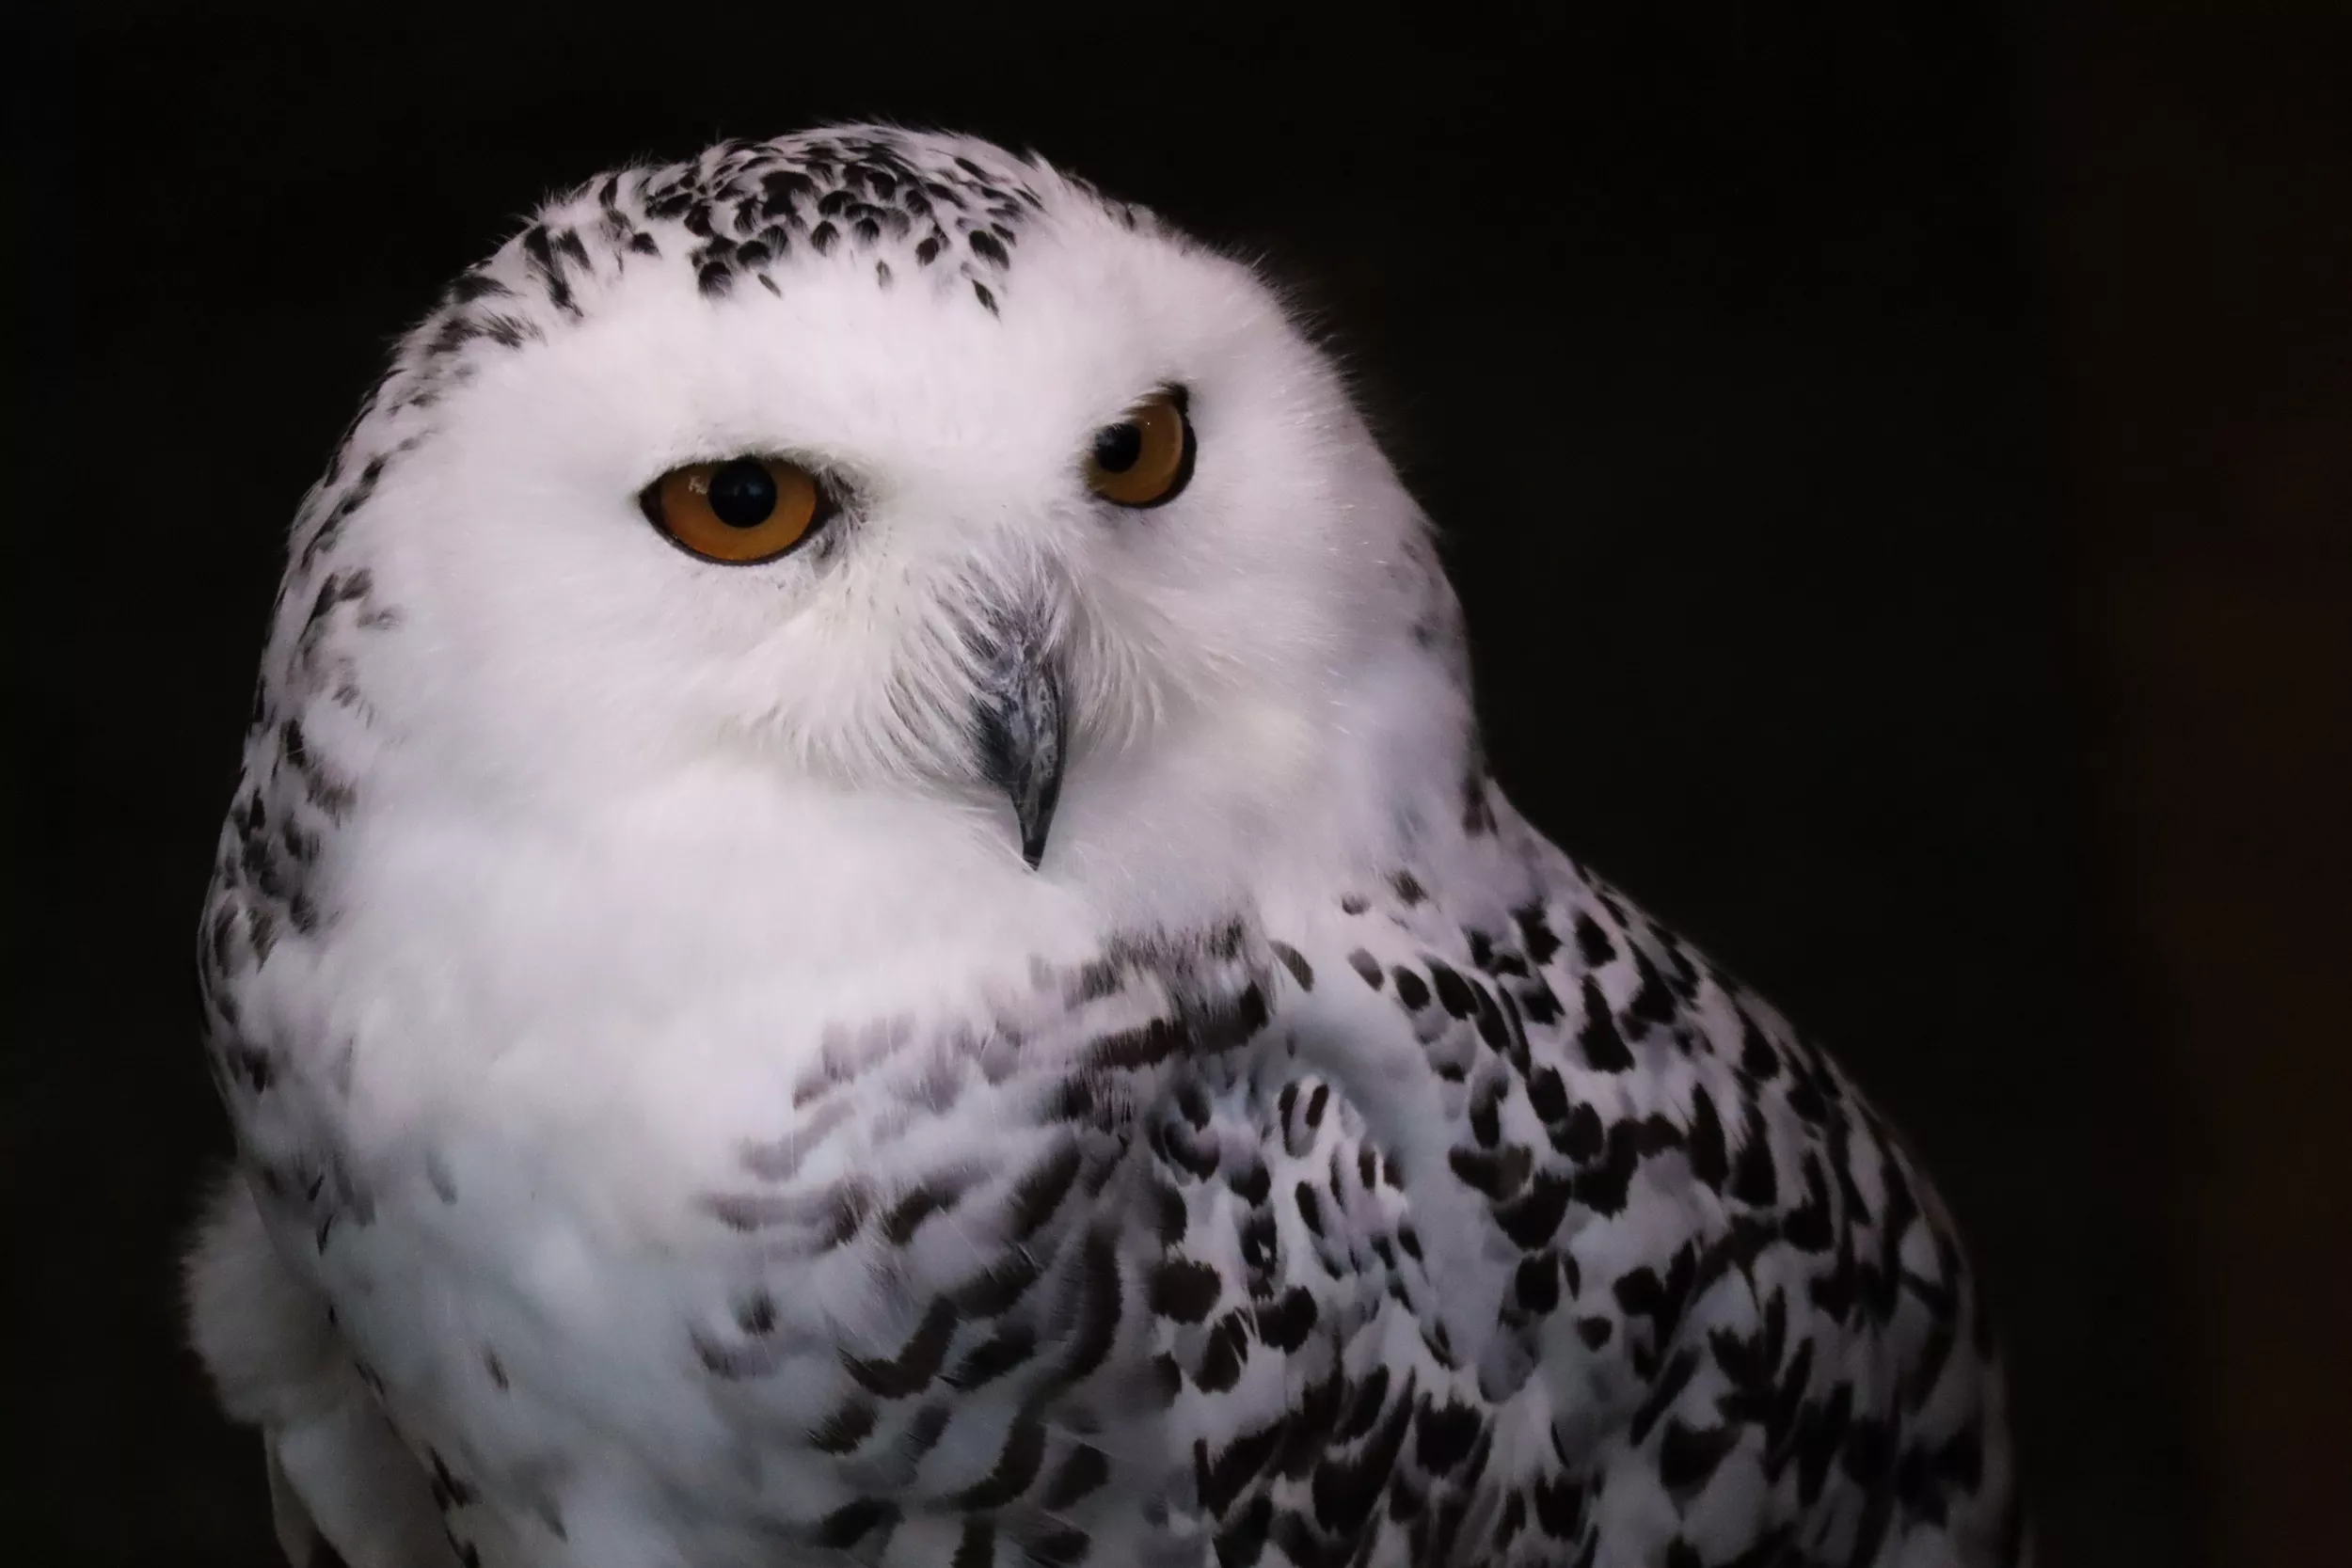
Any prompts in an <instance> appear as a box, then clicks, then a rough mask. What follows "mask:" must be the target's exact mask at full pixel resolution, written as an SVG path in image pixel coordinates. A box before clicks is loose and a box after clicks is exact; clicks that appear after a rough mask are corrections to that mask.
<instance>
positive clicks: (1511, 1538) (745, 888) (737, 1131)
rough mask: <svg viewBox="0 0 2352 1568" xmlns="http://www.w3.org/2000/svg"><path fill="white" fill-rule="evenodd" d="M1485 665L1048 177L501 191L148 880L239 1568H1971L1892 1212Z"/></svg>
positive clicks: (1116, 224)
mask: <svg viewBox="0 0 2352 1568" xmlns="http://www.w3.org/2000/svg"><path fill="white" fill-rule="evenodd" d="M1464 646H1465V645H1464V640H1463V634H1462V630H1461V626H1460V625H1459V621H1458V616H1457V611H1456V607H1455V600H1454V594H1453V593H1452V591H1451V590H1450V589H1449V587H1448V585H1447V583H1446V581H1445V579H1444V577H1443V575H1442V573H1441V571H1440V569H1439V566H1438V560H1437V556H1436V553H1435V551H1434V549H1433V547H1432V545H1431V542H1430V532H1429V524H1428V522H1427V520H1426V519H1425V518H1424V517H1423V515H1422V513H1421V512H1420V510H1419V509H1418V507H1417V506H1416V505H1415V503H1414V501H1413V499H1411V497H1410V496H1409V495H1408V494H1407V493H1406V490H1405V489H1404V487H1403V486H1402V485H1401V483H1399V481H1398V479H1397V477H1396V476H1395V474H1394V472H1393V471H1392V470H1391V467H1390V466H1389V464H1388V463H1387V462H1386V461H1384V459H1383V458H1382V456H1381V455H1380V452H1379V451H1378V450H1377V449H1376V448H1375V444H1374V442H1373V440H1372V438H1371V436H1370V435H1369V434H1368V433H1367V429H1366V427H1365V425H1364V423H1363V422H1362V421H1361V420H1360V419H1359V416H1358V414H1357V413H1356V412H1355V411H1354V409H1353V408H1352V406H1351V404H1350V402H1349V398H1348V395H1347V392H1346V389H1345V387H1344V385H1343V380H1342V378H1341V376H1340V375H1339V373H1338V372H1335V370H1334V368H1333V366H1332V364H1331V363H1330V362H1329V360H1328V359H1327V357H1326V356H1324V354H1322V353H1321V352H1320V351H1319V350H1318V349H1317V347H1316V346H1315V345H1314V343H1313V342H1312V341H1311V339H1310V338H1309V336H1308V335H1307V334H1305V333H1304V332H1302V331H1301V330H1300V328H1299V327H1298V325H1296V324H1295V321H1294V319H1293V318H1292V317H1291V316H1290V315H1289V314H1287V313H1286V311H1285V309H1284V307H1283V305H1282V303H1281V301H1280V299H1279V297H1278V295H1277V294H1276V293H1274V292H1273V291H1272V290H1271V289H1270V288H1269V287H1268V286H1267V285H1266V284H1265V283H1263V281H1261V279H1260V278H1259V277H1256V276H1255V275H1253V273H1252V271H1251V270H1250V269H1249V267H1248V266H1247V265H1246V264H1244V263H1242V262H1240V261H1235V260H1233V259H1232V258H1230V257H1228V256H1226V255H1223V254H1220V253H1218V252H1216V251H1214V250H1212V249H1210V248H1208V247H1205V246H1203V245H1200V244H1198V243H1195V242H1193V241H1191V240H1188V239H1187V238H1185V237H1184V235H1182V234H1180V233H1178V232H1175V231H1174V230H1172V229H1171V228H1170V227H1168V225H1166V224H1165V223H1163V222H1161V221H1160V220H1158V219H1157V218H1155V217H1154V216H1153V215H1152V214H1150V213H1148V212H1147V211H1145V210H1143V209H1140V208H1137V207H1134V206H1130V205H1127V204H1124V203H1122V202H1120V201H1118V200H1114V199H1111V198H1108V197H1106V196H1105V195H1104V194H1102V193H1101V192H1099V191H1098V190H1096V189H1095V188H1094V187H1092V186H1090V185H1089V184H1088V183H1086V182H1082V181H1080V180H1078V179H1076V178H1074V177H1073V176H1071V175H1067V174H1063V173H1060V172H1057V170H1055V169H1054V168H1052V167H1050V166H1048V165H1046V164H1045V163H1044V162H1042V161H1041V160H1040V159H1038V158H1036V157H1034V156H1028V155H1016V154H1013V153H1010V152H1008V151H1006V150H1002V149H999V148H996V147H993V146H991V145H989V144H987V143H985V142H980V141H975V140H971V139H968V138H963V137H958V136H950V135H930V134H913V133H909V132H905V131H900V130H896V129H889V128H883V127H875V126H850V127H843V128H835V129H831V130H825V131H819V132H813V133H808V134H803V135H792V136H787V137H784V138H782V139H779V140H775V141H769V142H740V141H736V142H727V143H723V144H721V145H719V146H716V147H713V148H711V149H709V150H707V151H705V152H703V153H702V154H700V155H699V156H698V157H696V158H694V159H693V160H692V161H691V162H687V163H681V164H675V165H670V166H644V167H631V168H627V169H623V170H621V171H618V172H615V173H612V174H610V175H607V176H604V177H602V178H599V179H597V180H595V181H592V182H589V183H587V184H585V185H582V186H581V187H580V188H579V189H578V190H576V191H574V192H573V193H571V194H569V195H567V196H564V197H562V198H559V199H556V200H553V201H551V202H549V203H548V204H547V205H546V206H544V207H543V208H541V209H540V210H539V211H538V212H537V214H536V215H535V216H534V217H532V219H531V221H530V222H529V224H528V226H527V227H526V228H524V229H523V230H521V232H520V233H518V234H517V235H516V236H515V237H514V238H513V239H512V240H511V241H510V242H508V243H507V244H506V245H504V246H503V247H502V248H501V249H500V250H499V251H498V252H497V253H496V254H495V255H493V256H491V257H490V258H489V260H487V261H484V262H482V263H481V264H479V265H477V266H475V267H473V268H472V269H471V270H469V271H468V272H466V273H464V274H463V275H462V276H461V277H458V278H457V280H456V281H455V283H454V284H453V285H452V286H451V287H450V288H449V290H448V291H447V292H446V293H445V294H443V296H442V297H441V298H440V300H439V302H438V304H437V307H436V308H435V309H433V310H432V312H431V313H430V314H429V315H428V316H427V317H426V318H425V320H424V321H423V322H422V324H421V325H419V326H418V327H417V328H416V329H415V330H414V331H412V332H411V333H409V334H408V336H407V337H406V338H405V340H404V341H402V343H401V344H400V346H399V348H398V349H397V351H396V353H395V355H394V356H393V362H392V364H391V367H390V369H389V372H387V373H386V375H385V376H384V378H383V379H382V381H381V383H380V384H379V385H378V386H377V388H375V390H374V392H373V394H372V395H371V396H370V397H369V399H368V400H367V402H366V404H365V405H364V406H363V407H362V409H361V411H360V413H359V415H358V419H357V420H356V421H355V422H354V423H353V424H352V426H351V428H350V430H349V432H348V434H347V435H346V436H345V438H344V440H343V442H342V449H341V451H339V452H338V453H337V454H336V455H335V457H334V458H333V460H332V461H331V462H330V463H329V464H328V466H327V468H326V473H325V475H324V477H323V478H322V479H321V480H320V481H319V483H317V485H316V486H315V487H314V488H313V489H312V491H311V492H310V495H309V497H308V498H307V499H306V500H305V502H304V504H303V506H302V508H301V510H300V512H299V514H298V515H297V517H296V519H295V522H294V529H293V531H292V536H291V540H290V544H289V548H288V561H287V564H286V568H285V574H284V578H283V586H282V588H281V590H280V592H279V594H278V602H277V608H276V610H275V612H274V617H273V622H272V626H271V631H270V636H269V639H268V643H267V647H266V650H265V652H264V655H263V659H262V673H261V680H260V685H259V689H258V691H257V693H256V696H255V699H254V707H253V716H252V724H251V729H250V733H249V736H248V738H247V740H246V749H245V754H244V775H243V779H242V782H241V784H239V786H238V788H237V790H236V793H235V796H234V798H233V801H232V804H231V806H230V812H229V816H228V821H227V824H226V827H225V829H224V831H223V833H222V836H221V840H220V851H219V856H218V860H217V863H216V867H215V878H214V881H213V885H212V889H211V894H210V900H209V903H208V905H207V907H206V910H205V913H204V918H203V922H202V931H201V941H200V943H199V947H200V959H199V971H200V977H201V993H202V1004H203V1011H204V1022H205V1027H206V1031H207V1035H208V1037H209V1041H210V1051H211V1056H212V1063H213V1067H214V1070H215V1079H216V1082H217V1085H218V1087H219V1090H220V1093H221V1095H222V1097H223V1099H224V1101H225V1102H226V1104H227V1106H228V1108H229V1111H230V1117H231V1119H232V1121H233V1123H234V1127H235V1131H236V1135H237V1144H238V1151H239V1153H238V1163H237V1170H236V1172H235V1173H234V1174H233V1175H232V1176H231V1178H230V1180H228V1181H227V1182H226V1183H225V1184H223V1185H222V1186H221V1188H220V1189H219V1190H218V1191H217V1192H216V1193H215V1195H214V1196H213V1197H212V1199H211V1201H210V1205H209V1207H208V1209H207V1211H206V1212H205V1215H204V1218H203V1221H202V1223H201V1227H200V1229H199V1235H198V1239H197V1241H196V1243H195V1245H194V1252H193V1258H192V1261H191V1263H190V1266H189V1274H188V1279H189V1296H190V1303H191V1315H192V1320H193V1324H194V1335H195V1338H196V1341H197V1344H198V1347H199V1351H200V1353H201V1354H202V1355H203V1357H204V1359H205V1361H206V1363H207V1365H208V1366H209V1368H210V1369H211V1371H212V1373H213V1375H214V1378H215V1382H216V1384H217V1386H218V1389H219V1392H220V1396H221V1399H222V1401H223V1403H224V1405H225V1407H226V1409H227V1410H228V1411H229V1413H230V1415H231V1416H232V1417H233V1418H236V1419H238V1420H240V1421H243V1422H246V1423H249V1424H251V1425H253V1426H256V1427H258V1428H259V1429H260V1430H261V1432H262V1435H263V1437H264V1440H265V1441H264V1450H265V1454H266V1464H265V1466H264V1465H257V1471H261V1472H262V1473H257V1475H256V1477H255V1486H256V1488H257V1490H258V1489H259V1488H260V1487H262V1485H264V1484H267V1486H268V1487H269V1489H270V1494H271V1497H272V1499H273V1502H274V1506H275V1511H276V1519H277V1528H278V1537H279V1539H280V1541H281V1543H282V1544H284V1546H285V1548H286V1550H287V1552H288V1553H289V1554H290V1556H292V1557H293V1559H294V1560H295V1561H296V1562H297V1563H300V1562H304V1561H307V1560H319V1561H329V1560H335V1558H336V1557H337V1556H339V1557H340V1560H342V1561H343V1562H346V1563H348V1564H350V1565H351V1568H422V1565H426V1564H432V1565H437V1568H449V1565H453V1564H469V1565H470V1564H489V1565H496V1568H736V1565H746V1568H748V1565H751V1564H762V1565H781V1568H797V1565H803V1564H806V1565H817V1564H878V1565H880V1564H889V1565H907V1568H951V1565H952V1568H985V1565H990V1564H994V1565H998V1568H1025V1565H1033V1564H1034V1565H1055V1568H1060V1565H1071V1564H1079V1563H1093V1564H1106V1565H1115V1568H1178V1565H1182V1568H1209V1565H1212V1564H1216V1565H1220V1568H1241V1565H1244V1564H1264V1565H1267V1568H1276V1565H1286V1568H1310V1565H1318V1564H1334V1565H1336V1564H1351V1565H1371V1568H1440V1565H1447V1564H1476V1565H1478V1568H1511V1565H1537V1564H1545V1565H1549V1564H1602V1565H1618V1564H1627V1565H1630V1564H1668V1565H1674V1568H1685V1565H1688V1568H1699V1565H1719V1564H1724V1563H1730V1562H1740V1563H1755V1564H1763V1563H1797V1562H1805V1563H1813V1562H1824V1563H1826V1562H1836V1563H1875V1564H1903V1565H1907V1568H1924V1565H1928V1564H1957V1565H1969V1568H1973V1565H1978V1564H1991V1563H2008V1562H2013V1561H2016V1560H2021V1559H2022V1557H2023V1556H2024V1554H2025V1552H2026V1547H2025V1545H2024V1544H2023V1536H2024V1530H2023V1526H2022V1524H2021V1522H2020V1514H2019V1510H2018V1504H2017V1501H2016V1498H2015V1487H2014V1483H2013V1480H2012V1475H2011V1465H2010V1453H2009V1444H2008V1436H2007V1433H2006V1429H2005V1422H2004V1408H2003V1405H2004V1396H2003V1393H2002V1384H2001V1375H2000V1373H1999V1371H1998V1370H1997V1365H1998V1364H1997V1358H1996V1355H1995V1352H1994V1345H1993V1342H1992V1339H1991V1337H1990V1333H1989V1330H1988V1328H1987V1326H1986V1319H1985V1314H1984V1310H1983V1306H1982V1300H1981V1295H1980V1292H1979V1289H1978V1287H1977V1285H1976V1284H1975V1282H1974V1281H1973V1279H1972V1277H1971V1275H1969V1273H1968V1270H1967V1267H1966V1264H1965V1263H1964V1261H1963V1255H1962V1252H1961V1249H1960V1247H1959V1245H1958V1243H1957V1242H1956V1240H1955V1234H1954V1227H1953V1225H1952V1222H1951V1221H1950V1219H1949V1218H1948V1216H1947V1212H1946V1211H1945V1210H1944V1208H1943V1207H1942V1206H1941V1205H1940V1204H1939V1202H1938V1200H1937V1198H1936V1197H1935V1196H1934V1195H1933V1194H1932V1193H1931V1190H1930V1189H1929V1187H1928V1186H1927V1184H1926V1182H1925V1181H1924V1180H1923V1179H1922V1178H1921V1176H1920V1174H1919V1173H1918V1171H1917V1170H1916V1168H1915V1166H1914V1165H1913V1164H1911V1163H1910V1162H1909V1160H1908V1158H1907V1157H1906V1156H1905V1154H1904V1153H1903V1152H1902V1149H1901V1147H1900V1145H1899V1141H1898V1139H1897V1137H1896V1135H1895V1134H1894V1133H1893V1132H1890V1131H1889V1129H1888V1127H1887V1126H1886V1124H1885V1123H1884V1122H1883V1120H1882V1119H1881V1118H1880V1117H1878V1116H1877V1115H1876V1114H1874V1113H1873V1112H1872V1111H1871V1109H1870V1108H1869V1107H1868V1106H1867V1104H1866V1103H1865V1102H1864V1101H1863V1100H1862V1099H1861V1097H1860V1096H1859V1095H1858V1094H1857V1093H1856V1092H1855V1089H1854V1087H1853V1085H1851V1083H1850V1082H1849V1081H1848V1080H1847V1079H1846V1078H1845V1077H1843V1076H1842V1075H1841V1074H1840V1073H1839V1071H1838V1070H1837V1069H1836V1067H1834V1066H1833V1065H1831V1063H1830V1062H1828V1061H1827V1060H1825V1059H1824V1058H1823V1057H1822V1056H1821V1055H1820V1053H1817V1052H1816V1051H1815V1050H1813V1049H1812V1048H1810V1047H1809V1046H1807V1045H1806V1044H1804V1042H1802V1041H1801V1040H1800V1039H1799V1038H1797V1037H1795V1035H1793V1034H1792V1032H1791V1031H1790V1029H1789V1027H1788V1024H1787V1023H1786V1022H1784V1021H1783V1019H1782V1018H1781V1017H1780V1016H1779V1015H1778V1014H1776V1013H1774V1012H1773V1011H1772V1009H1770V1008H1769V1007H1768V1006H1765V1005H1764V1004H1763V1003H1762V1002H1761V1001H1759V1000H1758V999H1757V998H1756V997H1755V996H1753V995H1751V994H1750V993H1749V992H1748V991H1746V990H1743V989H1742V988H1741V987H1740V985H1739V983H1738V982H1736V981H1735V980H1734V979H1732V978H1731V977H1729V976H1728V975H1726V974H1724V971H1723V970H1721V969H1720V968H1718V967H1717V966H1716V965H1714V964H1713V963H1711V962H1710V961H1709V960H1708V958H1705V957H1703V956H1702V955H1701V954H1699V953H1698V952H1696V951H1694V950H1693V949H1692V947H1691V946H1690V945H1688V944H1687V943H1685V942H1680V941H1678V940H1677V938H1676V937H1675V936H1673V935H1671V934H1670V933H1668V932H1667V931H1665V930H1664V929H1662V928H1661V927H1660V926H1659V925H1658V924H1657V923H1656V922H1654V921H1652V920H1651V919H1649V918H1647V917H1646V916H1645V915H1644V914H1643V913H1642V912H1641V911H1639V910H1638V909H1637V908H1636V907H1635V906H1634V905H1633V904H1632V903H1631V902H1630V901H1629V899H1627V898H1626V897H1625V896H1623V895H1621V894H1620V893H1618V892H1617V891H1615V890H1614V889H1613V888H1612V887H1611V886H1610V885H1608V884H1607V883H1606V882H1604V881H1602V880H1601V879H1598V878H1597V877H1595V876H1594V875H1592V874H1591V873H1590V872H1588V871H1587V870H1585V869H1584V868H1583V867H1581V866H1580V865H1578V864H1577V863H1574V862H1573V861H1571V860H1570V859H1569V858H1568V857H1566V856H1565V855H1564V854H1563V853H1562V852H1561V851H1559V850H1558V849H1556V848H1554V847H1552V846H1551V845H1550V844H1549V843H1548V842H1547V841H1546V840H1545V839H1544V838H1543V837H1541V836H1540V835H1539V834H1538V833H1537V832H1535V831H1534V830H1533V829H1532V828H1531V827H1530V826H1529V825H1528V824H1527V823H1526V822H1525V821H1523V820H1522V819H1521V818H1520V817H1519V816H1518V815H1517V814H1516V813H1515V812H1514V811H1513V809H1512V807H1511V806H1510V804H1509V803H1508V802H1507V801H1506V800H1504V799H1503V797H1502V794H1501V793H1500V792H1499V791H1498V790H1497V788H1496V786H1495V784H1494V782H1493V780H1492V779H1491V778H1490V776H1489V775H1488V772H1487V770H1486V766H1485V764H1484V762H1483V760H1482V752H1481V748H1480V742H1479V737H1478V734H1477V730H1476V727H1475V722H1474V720H1473V717H1472V707H1471V703H1470V683H1469V671H1468V667H1467V658H1466V656H1465V652H1464ZM1561 721H1562V722H1566V721H1567V720H1566V718H1565V715H1564V716H1563V718H1562V720H1561ZM264 1478H266V1480H265V1479H264ZM314 1552H316V1553H317V1554H318V1556H317V1557H316V1558H315V1559H314V1558H313V1556H312V1554H313V1553H314Z"/></svg>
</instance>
